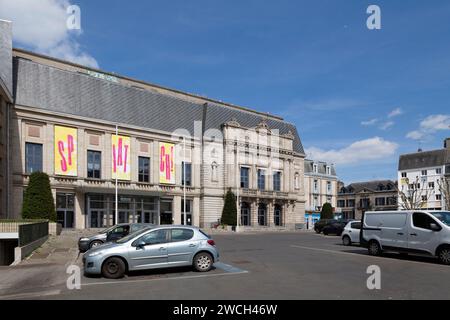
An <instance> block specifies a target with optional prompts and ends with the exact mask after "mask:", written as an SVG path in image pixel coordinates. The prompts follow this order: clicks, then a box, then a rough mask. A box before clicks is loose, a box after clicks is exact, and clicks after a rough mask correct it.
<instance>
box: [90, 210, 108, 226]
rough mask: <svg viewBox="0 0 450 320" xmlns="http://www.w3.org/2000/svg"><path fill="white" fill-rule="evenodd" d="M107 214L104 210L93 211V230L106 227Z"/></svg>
mask: <svg viewBox="0 0 450 320" xmlns="http://www.w3.org/2000/svg"><path fill="white" fill-rule="evenodd" d="M104 218H105V212H104V211H103V210H92V209H91V228H104V227H105V219H104Z"/></svg>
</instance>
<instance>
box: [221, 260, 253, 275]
mask: <svg viewBox="0 0 450 320" xmlns="http://www.w3.org/2000/svg"><path fill="white" fill-rule="evenodd" d="M214 266H215V267H216V268H219V269H221V270H223V271H226V272H230V273H240V272H244V271H245V272H248V271H246V270H243V269H240V268H237V267H233V266H231V265H229V264H226V263H223V262H216V263H214Z"/></svg>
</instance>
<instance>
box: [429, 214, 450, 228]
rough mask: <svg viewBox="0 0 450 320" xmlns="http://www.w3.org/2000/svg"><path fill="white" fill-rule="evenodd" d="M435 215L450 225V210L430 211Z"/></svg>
mask: <svg viewBox="0 0 450 320" xmlns="http://www.w3.org/2000/svg"><path fill="white" fill-rule="evenodd" d="M430 213H431V214H432V215H433V216H435V217H436V218H438V219H439V220H441V222H442V223H444V224H446V225H447V226H450V211H436V212H430Z"/></svg>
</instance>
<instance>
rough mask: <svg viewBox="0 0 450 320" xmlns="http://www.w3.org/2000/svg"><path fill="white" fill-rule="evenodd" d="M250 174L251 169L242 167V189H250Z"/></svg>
mask: <svg viewBox="0 0 450 320" xmlns="http://www.w3.org/2000/svg"><path fill="white" fill-rule="evenodd" d="M249 172H250V169H249V168H245V167H241V188H245V189H248V185H249V180H248V176H249Z"/></svg>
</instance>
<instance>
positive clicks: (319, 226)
mask: <svg viewBox="0 0 450 320" xmlns="http://www.w3.org/2000/svg"><path fill="white" fill-rule="evenodd" d="M335 222H337V220H335V219H320V220H319V221H317V222H316V223H315V224H314V231H316V232H317V233H321V232H322V230H323V228H324V227H325V226H326V225H327V224H330V223H335Z"/></svg>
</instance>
